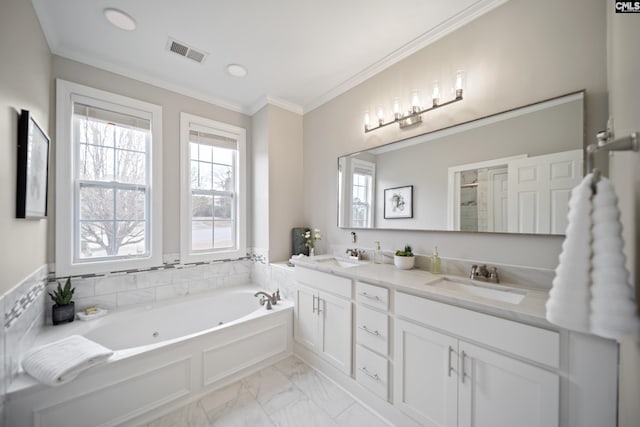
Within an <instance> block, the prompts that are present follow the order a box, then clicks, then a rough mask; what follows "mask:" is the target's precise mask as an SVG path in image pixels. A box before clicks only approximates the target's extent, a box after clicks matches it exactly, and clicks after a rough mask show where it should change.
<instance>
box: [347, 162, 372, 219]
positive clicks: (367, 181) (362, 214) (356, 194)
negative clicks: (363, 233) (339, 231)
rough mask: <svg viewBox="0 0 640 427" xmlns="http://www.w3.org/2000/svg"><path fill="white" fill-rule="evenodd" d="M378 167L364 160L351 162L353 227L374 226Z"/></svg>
mask: <svg viewBox="0 0 640 427" xmlns="http://www.w3.org/2000/svg"><path fill="white" fill-rule="evenodd" d="M375 173H376V165H375V164H374V163H371V162H367V161H364V160H358V159H352V160H351V227H357V228H369V227H371V226H372V225H373V209H372V207H373V194H374V192H373V185H374V184H373V183H374V182H375Z"/></svg>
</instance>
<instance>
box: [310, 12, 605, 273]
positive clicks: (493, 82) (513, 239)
mask: <svg viewBox="0 0 640 427" xmlns="http://www.w3.org/2000/svg"><path fill="white" fill-rule="evenodd" d="M605 12H606V10H605V2H602V1H601V0H588V1H584V0H568V1H563V2H556V1H552V0H543V1H537V2H532V1H526V0H511V1H509V2H507V3H505V4H504V5H502V6H500V7H498V8H496V9H494V10H493V11H491V12H489V13H488V14H486V15H484V16H482V17H480V18H478V19H477V20H475V21H473V22H471V23H469V24H467V25H466V26H464V27H462V28H460V29H459V30H457V31H455V32H454V33H452V34H449V35H447V36H446V37H444V38H442V39H440V40H438V41H437V42H436V43H434V44H432V45H430V46H428V47H426V48H424V49H423V50H421V51H419V52H417V53H415V54H414V55H412V56H410V57H408V58H406V59H405V60H403V61H401V62H399V63H397V64H395V65H394V66H392V67H390V68H388V69H386V70H385V71H383V72H381V73H379V74H378V75H376V76H374V77H372V78H371V79H369V80H367V81H365V82H363V83H362V84H360V85H358V86H356V87H355V88H353V89H351V90H349V91H348V92H346V93H344V94H342V95H341V96H339V97H337V98H335V99H333V100H332V101H330V102H328V103H326V104H324V105H322V106H321V107H319V108H317V109H315V110H313V111H311V112H309V113H307V114H305V116H304V164H305V175H304V178H305V181H304V183H305V186H304V188H305V203H304V206H305V217H306V218H307V219H308V220H309V221H310V223H311V224H310V225H312V226H313V227H319V228H321V229H323V231H325V233H326V237H327V239H326V240H325V241H324V242H322V244H321V245H320V249H321V250H322V249H324V250H327V248H328V245H327V243H329V244H348V243H349V242H350V236H349V232H350V231H349V230H340V229H338V228H337V226H336V217H337V203H336V200H337V189H336V185H335V170H336V158H337V157H338V156H340V155H343V154H347V153H352V152H357V151H360V150H363V149H367V148H371V147H374V146H378V145H381V144H384V143H387V142H391V141H394V140H399V139H403V138H408V137H411V136H414V135H417V134H421V133H424V132H428V131H430V130H434V129H439V128H442V127H445V126H448V125H452V124H455V123H461V122H465V121H468V120H471V119H474V118H478V117H483V116H486V115H489V114H493V113H497V112H500V111H504V110H507V109H511V108H515V107H519V106H522V105H526V104H530V103H533V102H537V101H540V100H543V99H547V98H552V97H555V96H559V95H562V94H565V93H568V92H573V91H577V90H581V89H586V132H587V135H588V136H590V135H594V133H595V132H596V130H598V129H601V128H602V127H603V125H604V123H605V122H606V117H607V105H606V101H607V98H606V95H607V87H606V83H607V82H606V51H605V45H606V43H605V40H606V37H605V31H606V19H605V17H606V13H605ZM457 69H465V70H466V71H467V72H468V90H467V91H466V93H465V100H464V101H462V102H459V103H456V104H453V105H451V106H449V107H447V108H443V109H441V110H437V111H434V112H432V113H428V114H427V115H425V122H424V123H422V124H421V125H419V126H417V127H415V128H411V129H410V130H400V129H398V127H397V126H388V127H387V128H384V129H381V130H378V131H374V132H371V133H368V134H366V135H365V134H364V133H363V129H362V123H363V112H364V111H365V110H367V109H371V107H372V106H375V105H377V104H380V103H383V102H391V100H392V99H393V98H394V97H396V96H400V97H406V98H407V99H408V97H409V94H410V92H411V91H412V90H413V89H414V88H416V87H418V88H428V87H429V85H430V84H431V82H432V81H433V80H436V79H439V80H444V79H450V78H451V76H453V73H454V72H455V70H457ZM358 234H359V240H358V244H359V245H360V246H362V247H369V248H371V247H372V246H373V241H375V240H381V241H382V246H383V249H387V250H389V249H394V248H398V247H400V246H402V245H404V244H405V243H411V244H413V246H414V249H415V250H416V252H418V253H422V254H425V253H426V254H430V253H431V250H432V248H433V246H434V245H437V246H438V248H439V251H440V255H441V256H443V257H456V258H468V259H473V260H479V261H485V262H498V263H506V264H516V265H527V266H532V267H543V268H554V267H555V266H556V265H557V262H558V255H559V252H560V245H561V242H562V238H560V237H541V236H538V237H535V236H526V237H521V236H509V235H484V234H469V233H451V232H399V231H394V232H383V231H358Z"/></svg>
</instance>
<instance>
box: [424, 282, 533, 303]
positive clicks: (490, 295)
mask: <svg viewBox="0 0 640 427" xmlns="http://www.w3.org/2000/svg"><path fill="white" fill-rule="evenodd" d="M429 286H434V287H436V288H442V289H447V290H450V291H454V292H456V293H461V294H465V295H467V296H475V297H481V298H486V299H491V300H494V301H502V302H506V303H509V304H520V302H522V300H523V299H524V297H525V296H526V295H527V293H526V292H525V291H520V290H517V289H512V288H507V287H504V286H499V285H491V284H485V283H477V282H463V281H458V280H455V279H451V278H449V277H443V278H442V279H440V280H438V281H437V282H435V283H430V284H429Z"/></svg>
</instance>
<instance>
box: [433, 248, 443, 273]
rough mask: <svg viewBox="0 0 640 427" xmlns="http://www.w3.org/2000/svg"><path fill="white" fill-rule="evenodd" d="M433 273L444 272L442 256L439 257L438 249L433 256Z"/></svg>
mask: <svg viewBox="0 0 640 427" xmlns="http://www.w3.org/2000/svg"><path fill="white" fill-rule="evenodd" d="M431 273H433V274H440V273H442V271H441V270H440V255H438V247H437V246H436V249H435V250H434V251H433V255H431Z"/></svg>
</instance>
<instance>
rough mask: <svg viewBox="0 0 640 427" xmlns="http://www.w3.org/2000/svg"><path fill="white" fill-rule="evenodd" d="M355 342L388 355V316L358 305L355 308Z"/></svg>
mask: <svg viewBox="0 0 640 427" xmlns="http://www.w3.org/2000/svg"><path fill="white" fill-rule="evenodd" d="M356 342H357V343H358V344H362V345H364V346H366V347H368V348H370V349H371V350H373V351H376V352H378V353H380V354H382V355H383V356H386V355H387V354H388V353H389V316H387V314H386V313H381V312H379V311H375V310H372V309H370V308H367V307H365V306H362V305H359V306H358V307H357V308H356Z"/></svg>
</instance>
